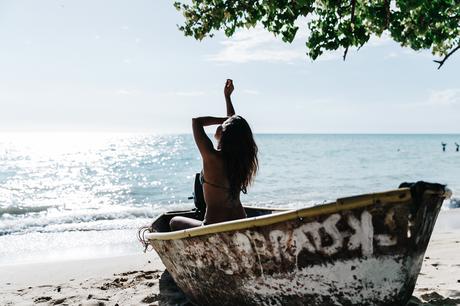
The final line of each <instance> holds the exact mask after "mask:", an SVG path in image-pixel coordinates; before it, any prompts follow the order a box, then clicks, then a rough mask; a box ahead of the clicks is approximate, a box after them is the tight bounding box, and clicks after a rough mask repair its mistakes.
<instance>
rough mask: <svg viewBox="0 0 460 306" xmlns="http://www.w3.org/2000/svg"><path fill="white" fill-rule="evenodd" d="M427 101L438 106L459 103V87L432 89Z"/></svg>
mask: <svg viewBox="0 0 460 306" xmlns="http://www.w3.org/2000/svg"><path fill="white" fill-rule="evenodd" d="M428 103H429V104H431V105H439V106H441V105H442V106H451V105H455V104H460V88H451V89H443V90H435V91H432V92H431V94H430V97H429V99H428Z"/></svg>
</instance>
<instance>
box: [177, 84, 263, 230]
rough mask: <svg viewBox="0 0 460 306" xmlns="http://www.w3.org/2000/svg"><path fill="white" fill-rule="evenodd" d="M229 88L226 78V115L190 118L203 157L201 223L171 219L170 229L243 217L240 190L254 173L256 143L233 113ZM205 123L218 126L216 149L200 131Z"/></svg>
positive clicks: (231, 86) (256, 160) (241, 120)
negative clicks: (204, 203)
mask: <svg viewBox="0 0 460 306" xmlns="http://www.w3.org/2000/svg"><path fill="white" fill-rule="evenodd" d="M233 89H234V87H233V82H232V80H227V82H226V84H225V88H224V95H225V101H226V106H227V117H222V118H217V117H199V118H193V119H192V126H193V137H194V138H195V142H196V145H197V146H198V150H199V151H200V154H201V157H202V159H203V170H202V171H201V181H202V183H203V194H204V200H205V202H206V214H205V217H204V221H203V222H201V221H198V220H195V219H191V218H186V217H174V218H172V219H171V222H170V227H171V230H173V231H176V230H182V229H186V228H191V227H197V226H201V225H205V224H212V223H218V222H224V221H229V220H235V219H242V218H245V217H246V213H245V211H244V208H243V206H242V205H241V201H240V192H241V191H242V192H243V193H246V188H247V187H248V185H250V184H251V183H252V180H253V178H254V176H255V174H256V172H257V169H258V159H257V145H256V143H255V142H254V138H253V136H252V131H251V128H250V127H249V125H248V123H247V122H246V120H244V119H243V117H241V116H237V115H235V110H234V109H233V105H232V100H231V94H232V92H233ZM208 125H218V126H217V129H216V133H215V135H214V137H215V138H216V140H217V143H218V144H217V148H216V149H215V148H214V147H213V144H212V142H211V140H210V139H209V138H208V136H207V135H206V133H205V131H204V127H205V126H208Z"/></svg>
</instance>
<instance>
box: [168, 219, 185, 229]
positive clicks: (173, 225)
mask: <svg viewBox="0 0 460 306" xmlns="http://www.w3.org/2000/svg"><path fill="white" fill-rule="evenodd" d="M181 225H182V222H181V221H180V217H173V218H172V219H171V220H170V221H169V228H170V229H171V231H177V230H180V229H181Z"/></svg>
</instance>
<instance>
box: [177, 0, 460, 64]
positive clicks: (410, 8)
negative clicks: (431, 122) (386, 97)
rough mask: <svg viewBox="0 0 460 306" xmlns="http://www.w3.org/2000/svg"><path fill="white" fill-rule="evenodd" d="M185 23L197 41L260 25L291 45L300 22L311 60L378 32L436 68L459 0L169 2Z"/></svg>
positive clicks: (457, 41) (456, 22) (455, 43)
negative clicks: (423, 54)
mask: <svg viewBox="0 0 460 306" xmlns="http://www.w3.org/2000/svg"><path fill="white" fill-rule="evenodd" d="M174 6H175V7H176V8H177V9H178V10H179V11H181V12H182V14H183V15H184V17H185V23H184V24H183V25H181V26H179V29H180V30H181V31H183V32H184V34H185V35H186V36H193V37H194V38H195V39H197V40H202V39H203V38H205V37H207V36H210V37H212V36H213V35H214V33H215V32H216V31H221V30H223V31H224V33H225V35H227V36H229V37H230V36H232V35H233V34H234V33H235V31H236V30H237V29H239V28H251V27H255V26H256V25H257V24H261V25H262V26H263V27H264V28H265V29H266V30H268V31H270V32H272V33H274V34H275V35H277V36H280V37H281V38H282V40H283V41H284V42H292V41H293V40H294V38H295V36H296V34H297V31H298V29H299V26H298V22H297V21H298V20H299V19H306V20H307V25H306V26H307V27H308V30H309V31H308V33H309V35H308V36H307V39H306V49H307V55H308V56H309V57H310V58H311V59H313V60H315V59H317V58H318V57H319V56H321V55H322V54H323V53H324V52H325V51H327V50H337V49H339V48H344V49H345V53H344V59H345V57H346V54H347V51H348V48H349V47H358V48H360V47H361V46H363V45H365V44H366V43H367V42H368V41H369V39H370V38H371V36H373V35H375V36H378V37H380V36H381V35H382V34H383V33H384V32H386V33H388V35H389V36H390V37H391V38H392V39H393V40H394V41H396V42H398V43H399V44H401V45H402V46H405V47H409V48H412V49H413V50H421V49H429V50H431V52H432V53H433V54H434V55H438V56H444V59H443V60H440V61H436V62H437V63H439V68H440V67H441V66H442V65H443V64H444V61H445V60H446V59H447V58H448V57H449V56H450V55H451V54H452V53H453V52H455V51H456V50H458V49H459V46H460V0H349V1H339V0H245V1H243V0H191V1H188V2H187V3H183V2H175V3H174Z"/></svg>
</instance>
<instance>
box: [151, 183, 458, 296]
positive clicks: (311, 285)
mask: <svg viewBox="0 0 460 306" xmlns="http://www.w3.org/2000/svg"><path fill="white" fill-rule="evenodd" d="M409 186H410V188H409ZM400 187H402V188H399V189H396V190H392V191H388V192H382V193H373V194H365V195H359V196H354V197H348V198H342V199H338V200H336V201H335V202H333V203H329V204H324V205H319V206H314V207H310V208H304V209H298V210H276V209H269V208H252V207H245V209H246V212H247V214H248V218H247V219H243V220H236V221H231V222H224V223H218V224H212V225H208V226H202V227H199V228H193V229H188V230H182V231H176V232H169V220H170V219H171V218H172V217H173V216H177V215H180V216H187V217H192V218H199V214H198V213H197V212H196V211H194V210H191V211H182V212H171V213H166V214H163V215H161V216H160V217H158V218H157V219H156V220H155V221H154V222H153V224H152V227H151V229H150V231H148V232H147V233H144V235H143V238H144V240H145V242H146V243H148V244H149V245H151V246H153V248H154V249H155V250H156V251H157V253H158V254H159V256H160V257H161V260H162V261H163V263H164V265H165V266H166V268H167V270H168V271H169V272H170V273H171V275H172V277H173V279H174V280H175V281H176V283H177V285H178V286H179V287H180V288H181V289H182V290H183V291H184V293H185V294H186V295H187V297H188V298H189V299H190V301H191V302H192V303H194V304H196V305H217V304H219V305H405V304H406V303H407V301H408V300H409V299H410V297H411V295H412V292H413V290H414V287H415V283H416V280H417V276H418V274H419V271H420V269H421V266H422V262H423V257H424V253H425V250H426V248H427V246H428V242H429V240H430V236H431V233H432V230H433V227H434V224H435V222H436V218H437V215H438V213H439V211H440V208H441V205H442V202H443V200H444V199H445V198H446V197H449V196H450V195H449V194H450V191H449V190H448V189H446V188H445V187H444V185H439V184H429V183H424V182H418V183H416V184H411V185H409V184H406V185H404V184H402V186H400Z"/></svg>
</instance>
